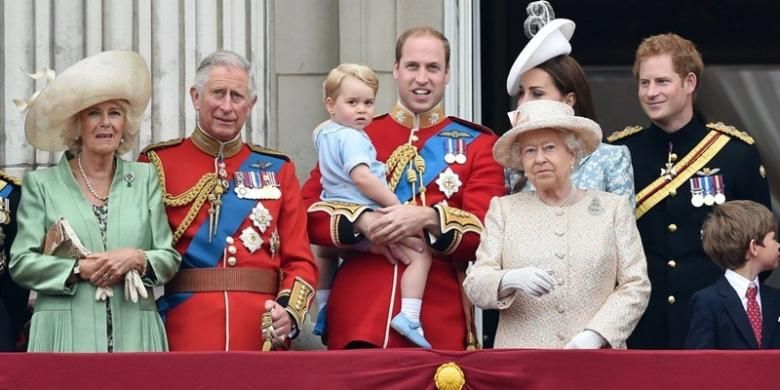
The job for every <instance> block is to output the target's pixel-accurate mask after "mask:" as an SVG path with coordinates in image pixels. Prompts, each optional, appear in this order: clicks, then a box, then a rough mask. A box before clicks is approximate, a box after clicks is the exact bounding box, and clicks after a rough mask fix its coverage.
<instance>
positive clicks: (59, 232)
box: [43, 218, 90, 259]
mask: <svg viewBox="0 0 780 390" xmlns="http://www.w3.org/2000/svg"><path fill="white" fill-rule="evenodd" d="M43 254H44V255H53V256H58V257H69V258H73V259H81V258H84V257H86V256H87V255H89V254H90V252H89V250H87V248H85V247H84V245H82V244H81V240H79V238H78V236H76V233H75V232H74V231H73V228H71V227H70V224H69V223H68V221H67V220H65V218H60V219H59V220H58V221H57V222H55V223H54V225H52V226H51V227H50V228H49V230H48V231H47V232H46V239H45V240H44V242H43Z"/></svg>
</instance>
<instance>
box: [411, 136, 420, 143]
mask: <svg viewBox="0 0 780 390" xmlns="http://www.w3.org/2000/svg"><path fill="white" fill-rule="evenodd" d="M419 140H420V137H418V136H416V135H413V136H412V142H417V141H419Z"/></svg>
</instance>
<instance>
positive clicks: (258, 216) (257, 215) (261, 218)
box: [249, 202, 273, 233]
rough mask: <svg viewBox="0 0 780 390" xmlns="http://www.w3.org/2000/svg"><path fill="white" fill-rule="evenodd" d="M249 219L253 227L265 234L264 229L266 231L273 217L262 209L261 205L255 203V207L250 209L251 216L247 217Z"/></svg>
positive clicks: (266, 210)
mask: <svg viewBox="0 0 780 390" xmlns="http://www.w3.org/2000/svg"><path fill="white" fill-rule="evenodd" d="M249 219H251V220H252V224H253V225H255V226H256V227H257V228H258V229H260V232H262V233H265V229H268V226H269V225H270V224H271V221H272V220H273V217H272V216H271V213H270V212H269V211H268V209H266V208H265V207H263V204H262V203H260V202H257V205H256V206H255V207H254V208H253V209H252V214H250V215H249Z"/></svg>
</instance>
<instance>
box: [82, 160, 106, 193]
mask: <svg viewBox="0 0 780 390" xmlns="http://www.w3.org/2000/svg"><path fill="white" fill-rule="evenodd" d="M78 164H79V172H81V177H83V178H84V183H85V184H86V185H87V189H88V190H89V193H90V194H92V196H94V197H95V198H97V199H98V200H100V201H102V202H105V201H108V195H109V194H106V196H100V195H98V194H97V192H95V189H94V188H92V183H90V181H89V178H88V177H87V174H86V172H84V167H83V166H82V165H81V153H79V158H78Z"/></svg>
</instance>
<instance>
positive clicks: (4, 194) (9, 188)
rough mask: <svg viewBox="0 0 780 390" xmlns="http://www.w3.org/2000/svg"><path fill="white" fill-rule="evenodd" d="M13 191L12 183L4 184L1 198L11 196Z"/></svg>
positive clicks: (0, 189)
mask: <svg viewBox="0 0 780 390" xmlns="http://www.w3.org/2000/svg"><path fill="white" fill-rule="evenodd" d="M0 181H2V180H0ZM13 190H14V186H12V185H11V183H3V188H0V198H7V197H8V195H11V191H13Z"/></svg>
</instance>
